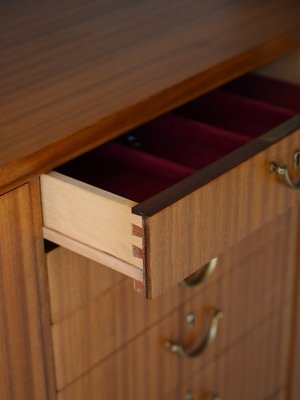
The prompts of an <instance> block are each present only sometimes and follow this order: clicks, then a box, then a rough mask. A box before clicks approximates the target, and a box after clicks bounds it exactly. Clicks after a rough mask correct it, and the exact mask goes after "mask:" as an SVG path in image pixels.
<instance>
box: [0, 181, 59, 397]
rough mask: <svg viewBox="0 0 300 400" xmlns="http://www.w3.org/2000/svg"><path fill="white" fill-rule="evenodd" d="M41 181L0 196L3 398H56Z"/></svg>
mask: <svg viewBox="0 0 300 400" xmlns="http://www.w3.org/2000/svg"><path fill="white" fill-rule="evenodd" d="M38 188H39V186H38V183H37V182H34V183H33V184H31V185H28V184H27V185H24V186H22V187H20V188H19V189H17V190H14V191H12V192H10V193H7V194H5V195H3V196H1V197H0V243H1V246H0V327H1V328H0V398H1V400H33V399H34V400H35V399H36V400H46V399H47V400H48V399H49V400H50V399H54V398H55V397H54V396H55V394H54V393H55V383H54V377H53V371H52V369H53V370H54V368H53V364H52V362H51V361H52V349H51V337H50V314H49V308H48V299H47V287H46V280H45V272H46V270H45V263H44V254H43V239H42V230H41V227H42V225H41V210H40V204H39V192H38Z"/></svg>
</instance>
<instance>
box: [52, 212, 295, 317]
mask: <svg viewBox="0 0 300 400" xmlns="http://www.w3.org/2000/svg"><path fill="white" fill-rule="evenodd" d="M288 223H289V219H288V217H287V216H286V215H283V216H282V217H280V218H278V219H276V220H275V221H271V222H270V223H269V224H267V225H265V226H264V227H263V228H262V229H260V230H258V231H257V232H255V234H254V235H250V236H249V237H247V239H246V240H244V241H243V242H242V243H239V244H238V245H236V246H233V247H231V248H230V250H228V251H226V252H225V253H223V254H222V255H221V257H219V262H218V266H217V269H216V271H214V273H213V275H212V276H210V278H209V279H208V280H207V281H206V282H205V283H203V284H202V285H199V286H197V287H194V288H190V289H189V290H187V289H185V290H180V288H178V287H177V286H175V287H174V288H172V289H170V292H169V291H168V292H167V293H166V294H165V295H163V296H162V297H161V298H159V299H155V300H152V303H153V304H154V303H159V304H162V302H164V301H165V298H167V297H170V299H172V300H171V303H172V304H173V305H174V306H175V305H176V304H179V302H180V301H181V300H184V299H187V298H189V297H192V296H193V295H194V294H195V293H197V292H198V291H199V290H200V291H201V290H202V289H203V288H206V287H208V286H209V285H210V284H212V283H213V282H214V281H215V280H218V279H219V278H220V277H222V276H224V275H225V274H226V273H229V271H230V269H231V268H232V267H233V266H235V265H239V264H241V263H242V262H243V260H244V259H246V258H247V257H250V256H251V255H252V254H253V253H254V252H256V251H258V250H259V249H260V247H263V246H265V244H266V243H267V242H270V241H272V240H274V238H275V237H277V236H278V235H280V234H281V232H283V231H284V230H286V229H287V224H288ZM202 268H203V267H201V268H200V269H199V271H201V270H202ZM47 269H48V278H49V290H50V300H51V315H52V322H53V323H57V322H59V321H61V320H62V319H65V318H66V317H67V316H68V315H70V314H72V313H74V312H75V311H76V310H78V309H80V308H82V307H84V306H86V305H87V304H88V303H89V302H90V301H91V300H92V299H95V301H96V297H98V296H101V295H102V293H104V292H106V291H108V290H109V289H112V288H113V287H114V286H116V285H117V284H118V283H119V282H121V280H125V279H126V278H125V277H124V276H123V275H122V274H119V273H117V272H115V271H112V270H111V269H110V268H107V267H105V266H103V265H99V263H96V262H94V261H92V260H90V259H88V258H86V257H82V256H80V255H78V254H77V253H74V252H72V251H70V250H67V249H65V248H63V247H57V248H56V249H54V250H52V251H51V252H49V253H48V254H47ZM128 285H129V283H125V282H124V287H125V286H126V287H127V286H128ZM117 290H121V289H117ZM126 293H127V292H126ZM168 293H170V296H168ZM179 293H181V295H182V296H183V297H182V298H181V296H179V295H178V294H179ZM107 295H108V294H107ZM128 296H129V297H128V298H129V299H135V300H134V301H135V303H134V304H135V305H134V306H133V307H134V308H135V309H136V308H138V307H140V304H144V306H143V307H145V306H146V307H147V308H148V309H149V308H150V307H152V306H151V305H150V303H149V302H146V301H143V299H142V298H140V297H137V296H135V295H134V294H133V293H131V294H130V295H129V294H128ZM114 301H115V296H114V297H113V299H112V303H111V304H110V307H111V308H112V307H114V309H115V305H113V304H114ZM137 302H139V303H138V304H136V303H137ZM126 304H127V306H128V308H130V306H129V305H128V300H127V303H126ZM143 307H142V310H144V308H143ZM162 312H163V311H162Z"/></svg>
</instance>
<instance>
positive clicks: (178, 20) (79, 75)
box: [0, 0, 300, 192]
mask: <svg viewBox="0 0 300 400" xmlns="http://www.w3.org/2000/svg"><path fill="white" fill-rule="evenodd" d="M299 18H300V2H299V0H295V1H290V0H272V1H265V2H261V1H254V0H252V1H251V0H249V1H246V0H241V1H236V0H210V1H199V0H186V1H179V0H172V1H168V0H144V1H137V0H89V1H86V0H73V1H71V0H66V1H58V0H53V1H44V2H36V1H22V0H15V1H11V2H9V1H2V2H1V4H0V31H1V33H0V77H1V78H0V132H1V141H0V168H1V171H2V173H1V174H0V187H1V191H2V192H3V191H5V190H8V189H10V188H12V187H14V186H16V185H18V184H21V183H23V182H25V181H26V180H28V179H29V178H30V177H31V176H33V175H36V174H40V173H41V172H44V171H48V170H50V169H51V168H53V167H54V166H56V165H58V164H60V163H62V162H64V161H67V160H68V159H70V158H73V157H75V156H76V155H79V154H81V153H83V152H85V151H87V150H89V149H91V148H93V147H95V146H97V145H98V144H101V143H103V142H104V141H106V140H109V139H111V138H112V137H114V136H117V135H118V134H120V133H121V132H124V131H126V130H128V129H130V128H132V127H134V126H136V125H138V124H141V123H143V122H146V121H147V120H149V119H151V118H154V117H155V116H157V115H159V114H161V113H164V112H166V111H168V110H170V109H172V108H174V107H175V106H177V105H180V104H182V103H184V102H185V101H188V100H191V99H192V98H194V97H196V96H198V95H200V94H201V93H204V92H206V91H208V90H210V89H212V88H214V87H216V86H218V85H220V84H222V83H224V82H226V81H228V80H230V79H233V78H234V77H236V76H238V75H240V74H242V73H245V72H247V71H249V70H251V69H253V68H256V67H259V66H261V65H263V64H264V63H267V62H268V61H271V60H272V59H275V58H277V57H280V56H281V55H283V54H284V53H286V52H289V51H292V50H293V49H295V48H297V47H299V45H300V25H299V20H300V19H299Z"/></svg>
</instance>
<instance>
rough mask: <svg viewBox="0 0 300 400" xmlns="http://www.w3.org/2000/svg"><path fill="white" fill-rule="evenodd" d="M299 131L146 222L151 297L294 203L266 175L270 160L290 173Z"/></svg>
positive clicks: (273, 178) (293, 194) (291, 195)
mask: <svg viewBox="0 0 300 400" xmlns="http://www.w3.org/2000/svg"><path fill="white" fill-rule="evenodd" d="M299 143H300V131H299V130H298V131H296V132H294V133H293V134H290V135H289V136H287V137H286V138H284V139H282V140H280V141H279V142H277V143H275V144H273V145H271V146H270V147H268V148H267V149H266V150H265V151H262V152H260V153H258V154H257V155H256V156H254V157H252V158H250V159H249V160H247V161H245V162H243V163H242V164H240V165H239V166H237V167H235V168H233V169H232V170H230V171H228V172H227V173H226V174H224V175H221V176H219V177H218V178H216V179H214V180H213V181H211V182H209V183H208V184H206V185H204V186H203V187H201V188H199V189H198V190H196V191H195V192H193V193H191V194H189V195H188V196H185V197H183V198H182V199H181V200H178V201H177V202H175V203H174V204H172V205H170V206H168V207H167V208H165V209H163V210H162V211H160V212H158V213H156V214H154V215H152V216H151V217H149V218H145V225H146V228H145V229H146V231H145V254H146V290H147V296H148V297H150V298H151V297H156V296H158V295H160V294H161V293H163V292H164V291H165V290H166V289H167V288H169V287H170V286H172V285H174V284H176V283H178V282H179V281H180V280H182V279H183V278H185V277H186V276H188V275H190V274H191V273H193V272H195V271H196V270H197V269H198V268H199V265H203V264H204V263H206V262H208V261H209V260H210V259H211V258H213V257H215V256H217V255H219V254H221V253H222V252H223V251H224V250H225V249H227V248H229V247H230V246H232V245H233V244H234V243H236V242H238V241H239V240H241V239H243V238H245V237H246V236H247V235H249V234H250V233H252V232H254V231H255V230H256V229H258V228H259V227H261V226H263V224H266V223H267V222H268V221H270V220H272V219H273V218H275V217H276V216H277V215H280V214H281V213H283V212H285V211H286V210H287V209H288V208H289V207H291V206H293V205H295V204H296V203H297V202H298V201H299V194H298V192H296V191H293V190H291V189H289V188H288V187H287V186H286V185H285V184H284V183H283V181H282V180H281V179H280V178H279V177H278V176H277V175H276V174H275V173H270V172H269V169H268V167H269V164H270V163H271V162H272V161H275V162H277V163H284V164H286V165H288V166H289V168H290V169H291V172H292V174H294V175H296V176H297V172H298V173H299V170H298V171H297V170H296V169H294V168H293V162H292V161H293V154H294V152H295V151H296V150H297V149H298V148H299Z"/></svg>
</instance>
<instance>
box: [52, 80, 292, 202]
mask: <svg viewBox="0 0 300 400" xmlns="http://www.w3.org/2000/svg"><path fill="white" fill-rule="evenodd" d="M299 111H300V88H299V87H296V86H294V85H290V84H286V83H282V82H278V81H276V80H273V79H266V78H262V77H256V76H252V75H250V76H245V77H243V78H240V79H238V80H237V81H235V82H232V83H230V84H229V85H227V86H225V87H223V88H221V89H219V90H218V91H214V92H211V93H209V94H207V95H205V96H203V97H201V98H200V99H198V100H196V101H193V102H192V103H190V104H188V105H186V106H184V107H181V108H180V109H178V110H176V111H174V112H173V113H172V114H167V115H165V116H163V117H160V118H158V119H156V120H154V121H152V122H150V123H148V124H146V125H144V126H142V127H140V128H139V129H136V130H135V131H133V132H131V133H130V137H131V140H127V141H126V140H124V139H123V144H122V143H117V142H111V143H108V144H105V145H103V146H101V147H99V148H98V149H96V150H93V151H91V152H90V153H88V154H85V155H84V156H82V157H79V158H77V159H75V160H73V161H71V162H69V163H67V164H65V165H63V166H62V167H60V168H59V169H58V170H59V171H60V172H62V173H64V174H66V175H69V176H71V177H74V178H76V179H79V180H82V181H84V182H86V183H89V184H91V185H93V186H97V187H100V188H102V189H104V190H107V191H110V192H112V193H116V194H118V195H120V196H123V197H126V198H128V199H131V200H134V201H136V202H141V201H144V200H146V199H148V198H149V197H151V196H153V195H154V194H156V193H158V192H160V191H162V190H164V189H166V188H167V187H169V186H171V185H173V184H175V183H176V182H178V181H180V180H182V179H183V178H185V177H187V176H188V175H190V174H192V173H193V172H194V171H195V170H197V169H201V168H203V167H205V166H207V165H209V164H210V163H212V162H214V161H215V160H217V159H219V158H221V157H222V156H224V155H225V154H227V153H229V152H231V151H232V150H234V149H236V148H238V147H240V146H242V145H244V144H245V143H247V142H248V141H249V140H251V138H253V137H257V136H260V135H262V134H264V133H266V132H267V131H268V130H270V129H272V128H274V127H275V126H277V125H279V124H280V123H282V122H284V121H286V120H287V119H289V118H291V117H293V116H294V115H295V114H296V113H297V112H299ZM126 136H127V137H128V135H126ZM126 136H125V138H126ZM121 142H122V140H121ZM124 142H125V143H127V144H124ZM129 143H131V144H132V145H133V146H135V147H136V148H131V147H129V146H128V144H129Z"/></svg>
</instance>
